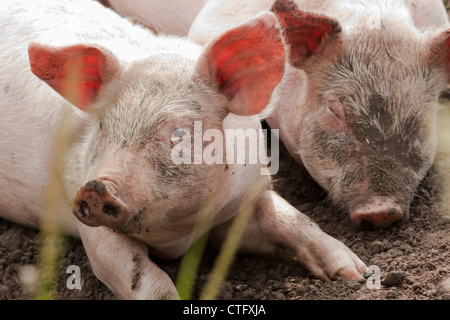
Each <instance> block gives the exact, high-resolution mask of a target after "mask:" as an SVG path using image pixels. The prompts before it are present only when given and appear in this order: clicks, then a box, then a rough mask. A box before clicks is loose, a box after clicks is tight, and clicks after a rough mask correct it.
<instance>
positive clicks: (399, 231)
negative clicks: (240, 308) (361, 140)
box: [0, 1, 450, 300]
mask: <svg viewBox="0 0 450 320" xmlns="http://www.w3.org/2000/svg"><path fill="white" fill-rule="evenodd" d="M449 2H450V1H449ZM280 152H281V155H280V171H279V173H278V174H277V175H276V176H275V189H276V190H277V191H278V192H279V193H280V194H281V195H282V196H283V197H285V199H287V200H288V201H289V202H290V203H291V204H292V205H294V206H295V207H296V208H298V209H299V210H300V211H302V212H303V213H305V214H306V215H308V216H310V217H311V218H312V219H313V220H314V221H316V222H317V223H318V224H319V226H320V227H321V228H322V230H323V231H325V232H327V233H328V234H330V235H332V236H333V237H335V238H337V239H339V240H340V241H342V242H343V243H345V244H346V245H347V246H348V247H349V248H350V249H351V250H353V252H355V253H356V254H357V255H358V256H359V257H360V258H361V259H362V260H363V261H364V262H365V263H366V264H367V265H368V266H376V267H374V269H373V270H377V267H378V268H379V271H380V275H381V284H380V286H379V287H376V288H373V286H370V284H372V283H373V282H372V280H371V279H372V277H371V278H369V276H370V275H371V274H370V273H367V274H366V278H368V280H367V281H366V280H364V281H346V280H338V281H333V282H328V283H323V282H321V281H320V280H317V279H315V278H314V277H313V276H312V275H311V274H310V273H309V272H308V271H307V270H306V269H305V268H303V267H302V266H301V265H300V264H299V263H298V261H296V259H295V258H288V257H286V259H268V258H261V257H254V256H244V255H239V256H237V258H236V260H235V261H234V263H233V265H232V268H231V270H230V273H229V276H228V278H227V279H226V281H225V282H224V283H223V285H222V290H221V293H220V296H219V298H220V299H227V300H235V299H236V300H241V299H246V300H304V299H309V300H324V299H334V300H350V299H351V300H354V299H357V300H360V299H361V300H373V299H382V300H450V265H449V262H450V224H449V223H446V222H445V221H446V220H445V219H444V218H443V216H442V215H441V213H440V209H439V208H440V201H439V199H440V195H441V194H442V190H441V188H440V187H439V185H438V184H437V183H436V177H437V173H436V170H435V168H432V169H431V170H430V172H429V174H428V175H427V176H426V178H425V179H424V180H423V182H422V183H421V185H420V187H419V188H418V190H417V193H416V196H415V198H414V201H413V203H412V204H411V209H410V219H409V221H408V222H407V223H405V224H403V225H400V226H396V227H393V228H391V229H387V230H374V231H370V230H363V231H361V230H358V229H356V228H355V226H354V225H353V224H352V223H351V221H350V219H349V217H348V215H347V214H346V213H345V212H342V211H340V210H338V209H337V208H335V207H334V206H333V205H332V204H331V203H330V202H329V201H328V200H327V198H326V193H325V192H324V190H322V189H321V188H320V187H319V186H318V185H317V184H316V183H315V181H314V180H313V179H312V178H311V177H310V176H309V174H308V173H307V172H306V171H305V170H304V169H303V168H301V167H300V166H298V165H297V164H295V163H294V162H293V160H292V159H291V158H290V157H289V155H288V154H287V153H286V151H285V150H284V149H283V148H281V151H280ZM39 239H40V235H39V232H38V231H37V230H34V229H29V228H26V227H23V226H20V225H17V224H13V223H10V222H8V221H5V220H2V219H0V300H1V299H5V300H9V299H30V298H31V296H29V295H28V294H26V293H25V291H24V289H23V286H22V284H21V281H20V277H19V273H20V272H21V270H23V267H24V266H28V265H35V264H36V261H37V256H38V251H39ZM216 257H217V251H215V250H214V249H211V248H207V249H206V251H205V253H204V256H203V259H202V262H201V264H200V270H199V274H198V278H197V280H196V285H195V289H194V290H195V292H194V297H193V298H194V299H196V298H198V297H199V295H200V292H201V290H202V288H203V287H204V285H205V283H206V280H207V278H208V274H209V272H210V270H211V269H212V267H213V264H214V260H215V258H216ZM152 259H153V258H152ZM153 260H154V261H155V262H156V263H157V264H159V265H160V267H161V268H163V269H164V270H165V271H166V272H167V273H168V274H169V276H170V277H171V278H172V279H173V280H175V279H176V276H177V272H178V268H179V266H180V261H181V260H179V259H178V260H175V261H164V260H158V259H153ZM60 265H61V270H60V272H59V278H58V280H57V282H56V283H55V289H56V298H57V299H65V300H72V299H82V300H111V299H116V298H115V296H114V295H113V294H112V293H111V291H110V290H109V289H108V288H107V287H106V286H105V285H104V284H103V283H102V282H101V281H99V280H98V279H97V278H96V277H95V275H94V274H93V272H92V269H91V267H90V265H89V261H88V259H87V256H86V253H85V251H84V248H83V245H82V243H81V241H80V240H78V239H73V238H68V239H67V241H66V244H65V246H64V250H63V252H62V258H61V261H60ZM71 265H77V266H79V267H80V269H81V281H82V287H81V290H76V289H74V290H70V289H68V288H67V285H66V281H67V279H68V277H69V274H67V273H66V270H67V268H68V267H69V266H71ZM371 288H372V289H371Z"/></svg>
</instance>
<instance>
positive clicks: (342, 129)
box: [189, 0, 450, 228]
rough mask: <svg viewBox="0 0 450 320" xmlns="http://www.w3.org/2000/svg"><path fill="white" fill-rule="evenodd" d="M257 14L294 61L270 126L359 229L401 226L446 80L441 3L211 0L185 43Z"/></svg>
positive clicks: (423, 168)
mask: <svg viewBox="0 0 450 320" xmlns="http://www.w3.org/2000/svg"><path fill="white" fill-rule="evenodd" d="M262 10H271V11H272V12H274V13H275V14H276V15H277V17H278V19H279V21H280V24H281V25H282V27H283V30H284V37H285V39H286V42H287V44H288V50H289V62H290V64H289V67H288V68H287V70H286V73H285V76H284V78H283V81H282V83H281V85H280V86H279V87H278V88H277V90H276V92H275V93H274V96H273V97H274V98H273V100H272V104H273V105H274V106H275V112H274V113H273V114H272V115H271V116H270V117H269V118H268V119H267V122H268V123H269V125H270V127H271V128H278V129H279V130H280V139H281V140H282V141H283V143H284V145H285V146H286V148H287V149H288V150H289V152H290V154H291V155H292V157H294V158H295V159H296V160H297V162H298V163H300V164H302V165H304V166H305V168H306V169H307V170H308V171H309V173H310V174H311V175H312V176H313V177H314V179H315V180H316V181H317V182H318V183H319V184H320V185H321V186H322V187H323V188H324V189H326V190H327V191H328V194H329V197H330V198H331V200H333V202H334V203H335V204H336V205H337V206H339V207H341V208H343V210H345V211H347V212H349V214H350V218H351V220H352V221H353V222H354V223H355V224H356V225H357V226H358V227H361V228H373V227H375V228H386V227H390V226H392V225H394V224H397V223H401V222H405V221H407V220H408V216H409V213H408V212H409V206H410V202H411V201H412V199H413V197H414V194H415V191H416V188H417V186H418V185H419V183H420V181H421V180H422V179H423V178H424V176H425V175H426V173H427V171H428V169H429V168H430V167H431V165H432V163H433V161H434V156H435V150H436V117H437V110H438V108H439V104H438V98H439V95H440V93H441V92H442V91H443V90H445V89H446V87H447V83H448V78H449V76H448V72H449V44H450V40H449V33H450V29H449V25H448V17H447V14H446V11H445V9H444V5H443V3H442V1H441V0H408V1H404V0H395V1H379V0H358V1H353V0H348V1H347V0H339V1H338V0H304V1H303V0H296V1H292V0H277V1H274V0H256V1H252V0H244V1H238V0H231V1H228V0H210V1H208V2H207V3H206V5H205V7H204V8H203V10H202V11H201V12H200V14H199V15H198V16H197V18H196V20H195V21H194V23H193V25H192V27H191V30H190V32H189V38H191V39H193V40H195V41H196V42H197V43H199V44H205V43H206V41H208V39H210V38H211V37H212V36H214V35H215V34H216V33H220V32H222V30H226V29H228V28H230V27H232V26H233V25H235V24H236V23H239V22H240V21H242V20H243V19H244V20H245V19H248V18H249V17H251V16H252V15H254V14H257V13H258V12H261V11H262Z"/></svg>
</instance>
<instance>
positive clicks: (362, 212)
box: [351, 201, 408, 229]
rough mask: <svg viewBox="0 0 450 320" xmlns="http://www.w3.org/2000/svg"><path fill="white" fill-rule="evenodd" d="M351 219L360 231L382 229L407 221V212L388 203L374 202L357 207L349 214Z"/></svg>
mask: <svg viewBox="0 0 450 320" xmlns="http://www.w3.org/2000/svg"><path fill="white" fill-rule="evenodd" d="M351 219H352V220H353V222H354V223H355V224H356V225H357V226H358V227H359V228H361V229H383V228H389V227H391V226H392V225H393V224H396V223H401V222H405V221H407V220H408V212H404V211H403V210H402V209H401V208H400V206H399V205H396V204H393V203H391V202H390V201H388V202H376V203H373V204H368V205H363V206H359V207H357V208H356V209H355V210H354V211H353V212H352V213H351Z"/></svg>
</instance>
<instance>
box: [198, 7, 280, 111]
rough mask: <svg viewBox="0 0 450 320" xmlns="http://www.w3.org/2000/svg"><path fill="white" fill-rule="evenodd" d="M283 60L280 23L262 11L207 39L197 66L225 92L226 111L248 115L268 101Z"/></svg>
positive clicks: (263, 106) (277, 81) (259, 109)
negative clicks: (238, 24)
mask: <svg viewBox="0 0 450 320" xmlns="http://www.w3.org/2000/svg"><path fill="white" fill-rule="evenodd" d="M285 63H286V52H285V45H284V42H283V39H282V35H281V30H280V26H279V24H278V21H277V19H276V17H275V16H274V15H273V14H272V13H270V12H266V13H263V14H261V15H260V16H258V17H256V18H255V19H252V20H250V21H248V22H247V23H245V24H242V25H240V26H238V27H236V28H234V29H231V30H229V31H227V32H226V33H224V34H223V35H221V36H220V37H219V38H217V39H215V40H213V41H212V42H210V44H209V45H208V47H207V48H206V50H205V51H204V53H203V55H202V57H201V58H200V60H199V64H198V70H199V73H200V74H201V75H203V76H204V77H205V78H206V79H207V80H208V81H210V82H212V84H213V85H214V84H215V85H216V86H217V87H218V89H219V91H220V92H221V93H222V94H223V95H225V97H226V98H227V99H228V101H229V102H228V110H229V111H230V112H232V113H235V114H238V115H244V116H250V115H254V114H258V113H260V112H261V111H262V110H264V108H265V107H266V106H267V105H268V104H269V101H270V98H271V96H272V93H273V90H274V89H275V87H276V86H277V85H278V84H279V83H280V81H281V79H282V78H283V75H284V69H285Z"/></svg>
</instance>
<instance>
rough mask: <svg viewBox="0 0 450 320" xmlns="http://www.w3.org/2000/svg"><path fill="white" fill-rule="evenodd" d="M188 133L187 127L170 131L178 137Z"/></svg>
mask: <svg viewBox="0 0 450 320" xmlns="http://www.w3.org/2000/svg"><path fill="white" fill-rule="evenodd" d="M188 133H189V130H187V129H183V128H177V129H175V130H174V131H173V132H172V137H176V138H180V137H184V136H185V135H186V134H188Z"/></svg>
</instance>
